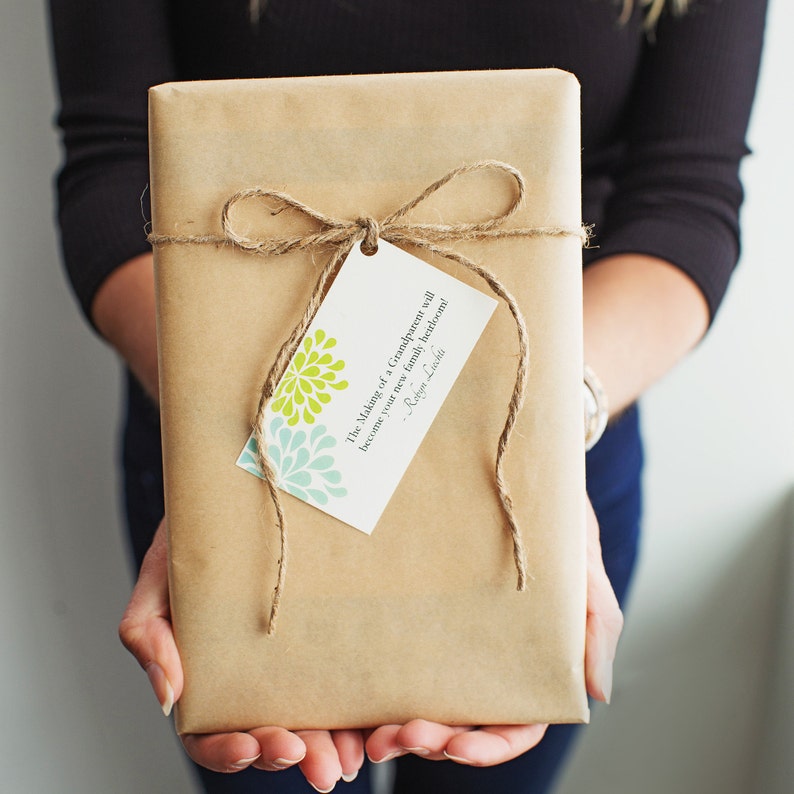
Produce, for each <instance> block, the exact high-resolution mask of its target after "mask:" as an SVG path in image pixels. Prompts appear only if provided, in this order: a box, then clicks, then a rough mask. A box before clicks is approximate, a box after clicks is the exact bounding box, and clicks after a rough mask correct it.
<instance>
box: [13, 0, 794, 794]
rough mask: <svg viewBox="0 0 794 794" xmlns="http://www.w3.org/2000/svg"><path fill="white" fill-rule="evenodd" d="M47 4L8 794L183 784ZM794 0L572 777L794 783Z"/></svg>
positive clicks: (38, 71)
mask: <svg viewBox="0 0 794 794" xmlns="http://www.w3.org/2000/svg"><path fill="white" fill-rule="evenodd" d="M42 5H43V4H40V3H17V2H14V0H0V75H2V77H0V190H1V191H2V192H1V193H0V239H2V240H3V243H4V244H3V248H2V253H0V548H1V549H2V554H1V555H0V770H2V776H3V777H2V780H0V790H2V791H4V792H5V791H8V792H25V793H26V794H37V793H38V792H52V791H57V792H63V793H64V794H70V793H71V792H75V794H77V793H78V792H79V794H94V793H95V792H96V793H100V792H102V793H104V792H114V794H138V793H139V792H142V791H146V792H169V793H170V792H175V793H178V792H190V791H191V787H190V781H189V778H188V776H187V774H186V772H185V768H184V766H183V764H182V761H181V759H180V756H179V753H178V752H177V750H176V747H177V743H176V741H175V740H174V739H173V737H172V734H171V730H170V727H169V725H168V722H167V721H166V720H164V719H163V718H162V716H161V715H160V712H159V709H158V707H157V704H156V701H155V699H154V696H153V695H152V694H151V692H150V690H149V687H148V684H147V682H146V680H145V676H144V675H143V674H141V673H140V672H139V671H138V669H137V667H136V665H135V663H134V662H133V661H132V659H130V658H128V656H127V654H126V652H125V651H124V650H123V649H122V648H121V646H120V644H119V643H118V641H117V639H116V624H117V622H118V618H119V616H120V614H121V611H122V609H123V606H124V604H125V602H126V598H127V595H128V592H129V586H130V581H129V573H128V568H127V564H126V558H125V553H124V547H123V541H122V536H121V530H120V524H119V519H118V510H117V507H116V492H117V479H116V474H115V466H114V461H115V455H116V448H115V443H116V438H115V430H114V428H115V421H116V416H117V405H118V403H119V382H118V371H117V367H116V364H115V361H114V359H113V357H112V355H111V354H110V353H108V351H107V350H106V349H105V348H103V346H102V345H101V344H100V343H99V342H98V341H97V340H96V339H95V338H93V336H92V334H91V333H90V332H89V331H88V330H87V329H86V328H85V326H84V325H83V323H82V321H81V320H80V319H79V318H78V316H77V313H76V312H75V309H74V305H73V303H72V300H71V298H70V296H69V294H68V290H67V288H66V286H65V284H64V280H63V278H62V275H61V271H60V266H59V264H58V252H57V243H56V237H55V232H54V230H53V223H52V212H53V211H52V191H51V178H52V174H53V172H54V171H55V169H56V167H57V164H58V161H59V153H58V148H57V139H56V136H55V133H54V131H53V128H52V124H51V119H52V117H53V113H54V108H55V101H54V98H53V90H52V83H51V77H50V73H49V66H48V52H47V37H46V26H45V20H44V12H43V9H42ZM792 33H794V8H792V6H791V4H790V3H787V2H786V0H773V8H772V10H771V16H770V24H769V32H768V46H767V51H766V56H765V62H764V70H763V75H762V82H761V88H760V93H759V97H758V101H757V105H756V112H755V116H754V120H753V125H752V131H751V145H752V146H753V148H754V149H755V150H756V155H755V156H754V157H753V158H752V159H751V160H749V161H748V162H747V165H746V168H745V181H746V186H747V194H748V200H747V204H746V209H745V213H744V223H745V248H744V257H743V265H742V268H741V269H740V271H739V273H738V275H737V276H736V278H735V282H734V287H733V291H732V293H731V294H730V296H729V298H728V300H727V302H726V304H725V307H724V309H723V312H722V314H721V315H720V317H719V319H718V322H717V324H716V327H715V328H714V330H713V333H712V335H711V336H710V337H709V339H708V340H707V342H706V343H705V344H704V345H702V347H701V348H700V349H699V350H698V351H697V352H696V353H695V354H694V355H693V356H692V357H691V358H690V359H689V360H688V361H687V362H686V363H685V364H684V365H683V366H681V367H680V368H679V369H678V370H677V371H676V372H675V373H674V374H673V375H672V376H671V377H670V378H669V379H668V380H667V381H666V382H665V383H664V384H663V385H661V386H659V387H657V388H656V389H654V391H653V392H652V393H651V394H650V395H649V396H648V398H647V400H646V403H645V426H646V430H647V437H648V459H649V462H648V468H647V485H648V488H647V522H646V525H647V533H646V539H645V546H644V556H643V562H642V566H641V570H640V574H639V578H638V581H637V584H636V587H635V591H634V598H633V602H632V606H631V610H630V614H629V618H628V625H627V630H626V634H625V640H624V643H623V646H622V649H621V653H620V658H619V663H618V667H617V671H616V686H615V692H614V697H613V704H612V705H611V706H610V707H608V708H599V709H597V710H596V713H595V719H594V727H592V728H588V729H587V730H586V732H585V736H584V739H583V741H582V742H581V744H580V746H579V748H578V751H577V754H576V756H575V758H574V761H573V764H572V765H571V767H570V769H569V770H568V772H567V773H566V775H565V776H564V779H563V780H562V781H561V784H560V787H559V794H579V793H580V792H588V794H602V792H603V794H607V793H609V794H635V792H643V793H644V794H662V793H663V792H664V794H670V793H671V792H674V793H675V794H710V793H711V792H715V794H716V792H720V794H756V793H759V794H783V792H784V791H785V792H788V791H789V790H790V788H789V787H790V783H791V780H792V779H794V765H793V764H792V759H791V755H792V754H791V749H792V748H794V717H792V714H794V702H792V700H793V699H794V680H793V678H794V672H793V671H794V602H793V596H794V585H793V583H792V577H794V556H793V553H794V543H792V527H793V526H794V509H792V507H791V503H790V501H789V492H790V489H791V486H792V483H794V356H792V353H791V347H792V343H794V313H792V311H791V308H790V307H791V305H792V303H793V302H794V254H792V246H791V242H790V241H791V223H792V220H791V217H790V216H791V210H792V208H794V207H793V203H792V200H791V191H792V183H794V156H793V155H792V151H791V148H790V147H791V114H792V110H794V108H793V107H792V104H793V103H792V94H791V87H790V76H791V74H792V73H794V58H792V53H791V44H790V39H791V35H792Z"/></svg>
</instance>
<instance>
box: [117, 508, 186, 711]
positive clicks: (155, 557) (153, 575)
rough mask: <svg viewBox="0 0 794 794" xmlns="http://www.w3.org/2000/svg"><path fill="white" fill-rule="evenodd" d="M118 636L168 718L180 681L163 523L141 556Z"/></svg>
mask: <svg viewBox="0 0 794 794" xmlns="http://www.w3.org/2000/svg"><path fill="white" fill-rule="evenodd" d="M119 637H120V638H121V641H122V642H123V643H124V647H125V648H127V650H128V651H129V652H130V653H131V654H132V655H133V656H134V657H135V658H136V659H137V660H138V663H139V664H140V665H141V667H143V669H144V670H145V671H146V673H147V675H148V676H149V681H150V682H151V685H152V688H153V689H154V692H155V695H156V696H157V699H158V700H159V701H160V706H161V708H162V709H163V712H164V713H165V714H166V716H168V714H170V712H171V708H172V706H173V704H174V702H175V701H176V700H178V699H179V696H180V695H181V694H182V685H183V678H182V663H181V661H180V659H179V652H178V650H177V647H176V643H175V642H174V634H173V630H172V628H171V610H170V606H169V601H168V549H167V541H166V527H165V521H163V522H161V523H160V526H159V527H158V528H157V532H156V533H155V535H154V539H153V540H152V545H151V546H150V547H149V550H148V551H147V553H146V556H145V557H144V560H143V565H142V566H141V572H140V574H139V575H138V581H137V583H136V584H135V587H134V589H133V591H132V595H131V597H130V600H129V603H128V604H127V609H126V610H125V612H124V616H123V617H122V619H121V623H120V624H119Z"/></svg>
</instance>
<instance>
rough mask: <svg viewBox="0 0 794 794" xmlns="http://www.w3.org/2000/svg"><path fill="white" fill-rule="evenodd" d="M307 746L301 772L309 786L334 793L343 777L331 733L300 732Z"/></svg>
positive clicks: (323, 792) (323, 793) (323, 791)
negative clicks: (335, 787)
mask: <svg viewBox="0 0 794 794" xmlns="http://www.w3.org/2000/svg"><path fill="white" fill-rule="evenodd" d="M298 735H299V736H300V738H301V739H303V741H304V743H305V744H306V757H305V758H304V759H303V760H302V761H301V762H300V768H301V772H303V776H304V777H305V778H306V781H307V782H308V783H309V785H310V786H311V787H312V788H313V789H314V790H315V791H319V792H322V794H325V792H328V791H333V788H334V786H336V783H337V781H338V780H339V778H341V777H342V765H341V764H340V763H339V753H338V752H337V750H336V746H335V745H334V742H333V739H332V738H331V734H330V732H329V731H298Z"/></svg>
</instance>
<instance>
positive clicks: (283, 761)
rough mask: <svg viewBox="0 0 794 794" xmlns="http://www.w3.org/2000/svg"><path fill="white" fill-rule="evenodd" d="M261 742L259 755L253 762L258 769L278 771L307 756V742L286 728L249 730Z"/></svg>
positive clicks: (293, 764) (297, 762)
mask: <svg viewBox="0 0 794 794" xmlns="http://www.w3.org/2000/svg"><path fill="white" fill-rule="evenodd" d="M249 733H250V735H251V736H253V737H254V739H256V741H257V742H258V743H259V751H260V755H259V757H258V758H257V759H256V760H255V761H253V762H252V766H255V767H256V768H257V769H264V770H267V771H268V772H276V771H278V770H281V769H289V767H291V766H295V764H299V763H300V762H301V761H302V760H303V759H304V758H305V756H306V743H305V742H304V741H303V739H301V738H300V737H299V736H298V735H296V734H294V733H291V732H290V731H288V730H286V729H285V728H272V727H268V728H256V729H254V730H252V731H249Z"/></svg>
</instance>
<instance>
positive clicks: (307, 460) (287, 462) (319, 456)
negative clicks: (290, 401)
mask: <svg viewBox="0 0 794 794" xmlns="http://www.w3.org/2000/svg"><path fill="white" fill-rule="evenodd" d="M335 446H336V439H335V438H333V437H332V436H329V435H328V434H327V433H326V428H325V427H324V426H323V425H317V427H314V428H312V430H311V433H308V434H307V433H306V432H305V431H303V430H292V429H291V428H290V427H289V426H288V424H286V423H285V422H284V419H283V418H282V417H280V416H277V417H275V418H274V419H273V420H272V421H271V423H270V427H269V429H268V447H267V451H268V457H269V458H270V460H271V462H272V463H273V468H274V469H275V470H276V474H277V476H278V483H277V485H278V487H279V488H281V489H282V490H284V491H287V493H291V494H292V495H293V496H297V497H298V499H301V500H303V501H304V502H309V503H311V502H314V503H316V504H318V505H326V504H328V500H329V498H331V497H333V498H340V497H343V496H347V490H346V489H345V488H343V487H341V482H342V475H341V474H340V473H339V472H338V471H337V470H336V469H334V468H333V467H334V463H335V462H334V458H333V457H332V456H331V455H329V454H327V453H326V450H329V449H333V447H335ZM237 465H238V466H240V467H241V468H243V469H245V470H246V471H248V472H250V473H251V474H255V475H256V476H257V477H259V478H261V477H262V472H261V470H260V468H259V465H258V463H257V445H256V439H255V438H254V437H253V436H251V438H249V439H248V443H247V444H246V445H245V449H244V450H243V452H242V454H241V455H240V458H239V459H238V461H237Z"/></svg>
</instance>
